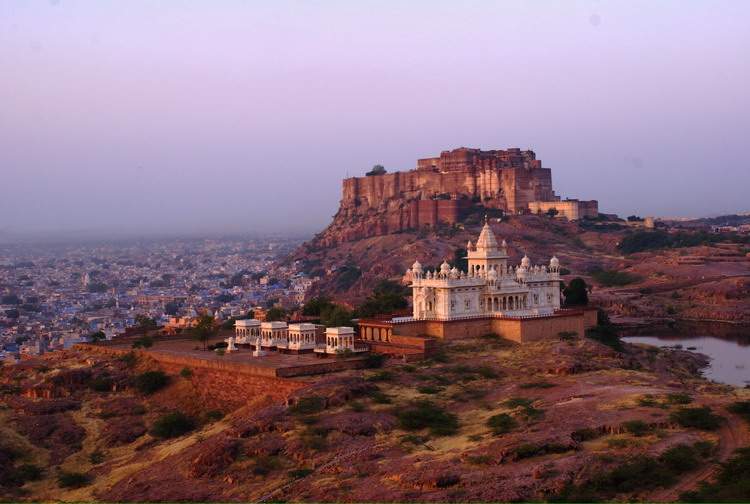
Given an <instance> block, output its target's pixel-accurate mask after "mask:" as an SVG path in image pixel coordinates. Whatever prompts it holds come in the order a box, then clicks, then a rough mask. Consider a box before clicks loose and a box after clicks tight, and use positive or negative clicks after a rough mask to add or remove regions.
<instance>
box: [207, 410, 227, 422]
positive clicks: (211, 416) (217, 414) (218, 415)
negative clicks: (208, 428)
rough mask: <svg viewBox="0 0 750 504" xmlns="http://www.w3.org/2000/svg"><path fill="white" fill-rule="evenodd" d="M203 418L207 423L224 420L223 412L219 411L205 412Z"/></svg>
mask: <svg viewBox="0 0 750 504" xmlns="http://www.w3.org/2000/svg"><path fill="white" fill-rule="evenodd" d="M205 416H206V420H207V421H209V422H216V421H217V420H221V419H222V418H224V412H223V411H221V410H210V411H206V414H205Z"/></svg>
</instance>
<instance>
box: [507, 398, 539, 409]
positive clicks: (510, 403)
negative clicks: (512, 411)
mask: <svg viewBox="0 0 750 504" xmlns="http://www.w3.org/2000/svg"><path fill="white" fill-rule="evenodd" d="M533 403H534V400H533V399H527V398H525V397H511V398H510V399H506V400H505V401H503V402H502V403H501V404H502V405H503V406H505V407H506V408H518V407H519V406H524V407H526V406H531V404H533Z"/></svg>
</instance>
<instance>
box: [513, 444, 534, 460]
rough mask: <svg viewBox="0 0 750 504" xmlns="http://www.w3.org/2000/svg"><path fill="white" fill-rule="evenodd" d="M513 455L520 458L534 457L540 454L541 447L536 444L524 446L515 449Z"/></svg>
mask: <svg viewBox="0 0 750 504" xmlns="http://www.w3.org/2000/svg"><path fill="white" fill-rule="evenodd" d="M512 451H513V453H515V454H516V455H518V457H519V458H529V457H533V456H534V455H536V454H537V453H538V452H539V447H538V446H537V445H534V444H522V445H520V446H516V447H515V448H513V450H512Z"/></svg>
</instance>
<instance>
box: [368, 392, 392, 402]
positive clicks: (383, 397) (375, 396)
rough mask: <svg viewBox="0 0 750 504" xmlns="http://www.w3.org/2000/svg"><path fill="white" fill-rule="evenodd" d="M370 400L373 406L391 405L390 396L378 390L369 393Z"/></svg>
mask: <svg viewBox="0 0 750 504" xmlns="http://www.w3.org/2000/svg"><path fill="white" fill-rule="evenodd" d="M370 399H372V402H374V403H375V404H391V396H389V395H388V394H385V393H383V392H380V391H379V390H375V391H373V392H370Z"/></svg>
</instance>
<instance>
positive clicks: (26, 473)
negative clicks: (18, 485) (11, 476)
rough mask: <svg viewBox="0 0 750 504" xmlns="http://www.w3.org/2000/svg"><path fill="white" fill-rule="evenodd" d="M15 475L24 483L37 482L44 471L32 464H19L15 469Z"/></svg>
mask: <svg viewBox="0 0 750 504" xmlns="http://www.w3.org/2000/svg"><path fill="white" fill-rule="evenodd" d="M16 473H17V474H18V476H20V477H21V479H23V480H24V481H37V480H39V479H41V477H42V474H43V473H44V469H42V468H41V467H38V466H36V465H34V464H21V465H20V466H18V467H16Z"/></svg>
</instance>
